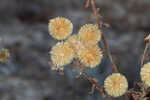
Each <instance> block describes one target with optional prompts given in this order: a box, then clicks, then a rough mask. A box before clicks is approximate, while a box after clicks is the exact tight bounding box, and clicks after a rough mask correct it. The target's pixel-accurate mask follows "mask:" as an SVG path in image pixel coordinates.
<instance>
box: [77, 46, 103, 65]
mask: <svg viewBox="0 0 150 100" xmlns="http://www.w3.org/2000/svg"><path fill="white" fill-rule="evenodd" d="M77 53H78V57H79V60H80V61H81V63H83V64H84V65H85V66H86V67H91V68H94V67H96V66H97V65H98V64H100V63H101V60H102V57H103V54H102V51H101V50H100V48H99V46H98V45H84V47H82V48H81V49H80V50H79V51H77Z"/></svg>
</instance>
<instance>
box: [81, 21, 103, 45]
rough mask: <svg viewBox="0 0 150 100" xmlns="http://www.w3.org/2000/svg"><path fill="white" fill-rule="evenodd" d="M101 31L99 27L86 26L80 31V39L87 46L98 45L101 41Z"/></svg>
mask: <svg viewBox="0 0 150 100" xmlns="http://www.w3.org/2000/svg"><path fill="white" fill-rule="evenodd" d="M101 34H102V33H101V30H99V28H98V26H97V25H94V24H86V25H84V26H82V27H81V29H80V30H79V34H78V35H79V39H80V40H81V41H82V42H83V43H86V44H96V43H97V42H98V41H100V39H101Z"/></svg>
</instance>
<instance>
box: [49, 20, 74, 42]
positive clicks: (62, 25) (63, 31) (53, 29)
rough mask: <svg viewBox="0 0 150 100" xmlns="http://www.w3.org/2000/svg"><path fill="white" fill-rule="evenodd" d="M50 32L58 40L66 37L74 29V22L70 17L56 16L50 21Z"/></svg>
mask: <svg viewBox="0 0 150 100" xmlns="http://www.w3.org/2000/svg"><path fill="white" fill-rule="evenodd" d="M48 27H49V32H50V35H52V36H53V37H54V38H55V39H57V40H64V39H66V38H67V37H68V36H69V35H70V34H71V33H72V30H73V24H72V23H71V21H70V20H69V19H66V18H63V17H56V18H54V19H51V20H50V21H49V26H48Z"/></svg>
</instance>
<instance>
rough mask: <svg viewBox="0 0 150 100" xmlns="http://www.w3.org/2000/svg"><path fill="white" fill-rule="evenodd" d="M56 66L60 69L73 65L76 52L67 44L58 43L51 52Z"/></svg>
mask: <svg viewBox="0 0 150 100" xmlns="http://www.w3.org/2000/svg"><path fill="white" fill-rule="evenodd" d="M50 54H51V60H52V63H53V64H54V66H56V67H60V66H64V65H66V64H69V63H71V61H72V60H73V58H74V50H73V49H72V48H71V47H70V44H68V43H67V42H66V43H64V42H58V43H57V44H56V45H55V46H54V47H53V48H52V50H51V51H50Z"/></svg>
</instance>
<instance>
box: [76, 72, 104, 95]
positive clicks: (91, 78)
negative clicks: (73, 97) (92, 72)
mask: <svg viewBox="0 0 150 100" xmlns="http://www.w3.org/2000/svg"><path fill="white" fill-rule="evenodd" d="M80 75H83V76H84V77H85V78H87V80H88V81H89V82H90V83H91V84H92V88H91V92H90V93H93V92H94V89H96V90H98V91H99V92H100V93H102V95H103V97H105V96H106V94H105V92H104V90H103V86H100V85H98V80H97V79H96V78H93V77H91V76H89V75H88V74H87V73H86V72H81V73H80ZM80 75H77V78H79V77H80Z"/></svg>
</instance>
